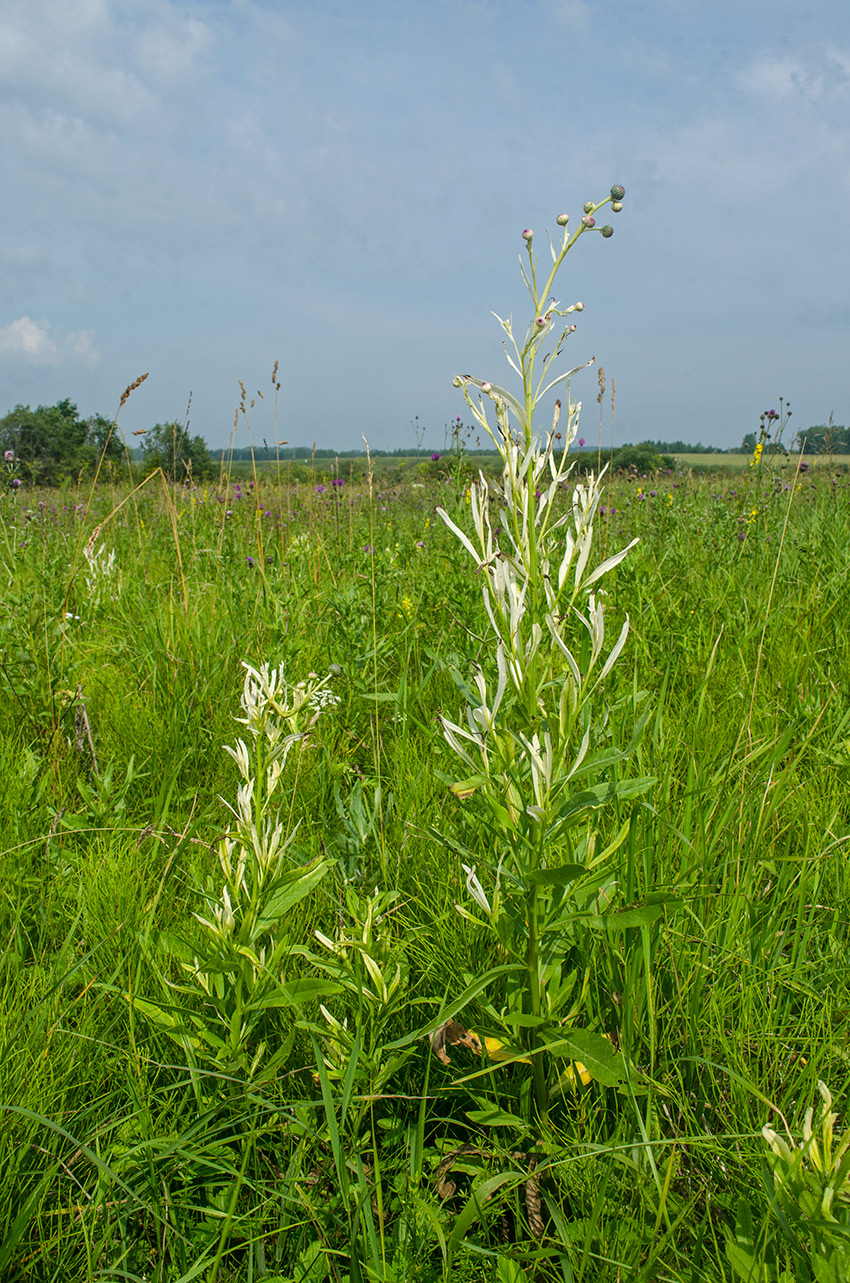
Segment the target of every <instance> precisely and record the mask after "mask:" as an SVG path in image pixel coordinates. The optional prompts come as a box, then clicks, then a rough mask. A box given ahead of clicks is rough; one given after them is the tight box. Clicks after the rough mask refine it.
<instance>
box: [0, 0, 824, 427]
mask: <svg viewBox="0 0 850 1283" xmlns="http://www.w3.org/2000/svg"><path fill="white" fill-rule="evenodd" d="M0 140H2V141H0V165H1V166H2V173H3V175H4V183H3V187H4V191H5V199H4V201H3V206H4V211H3V212H4V217H3V219H2V224H0V258H2V271H0V414H3V413H5V412H6V411H7V410H9V409H11V408H12V407H13V406H14V405H15V404H16V403H18V402H21V403H25V404H31V405H36V404H51V403H53V402H54V401H56V400H57V399H59V398H60V397H65V396H67V397H70V398H71V399H72V400H73V401H75V402H76V403H77V404H78V406H79V407H80V410H81V411H82V413H83V414H90V413H95V412H100V413H103V414H106V415H109V416H111V415H112V414H113V413H114V411H115V409H116V407H117V404H118V400H119V398H120V395H121V392H122V391H123V389H124V387H125V386H126V385H127V384H129V383H130V382H131V381H132V380H133V379H135V378H136V377H137V376H138V375H139V374H141V373H143V372H145V371H148V372H149V378H148V380H147V381H146V382H145V384H144V385H143V386H142V387H140V388H139V389H138V390H137V391H136V392H135V393H134V394H133V396H132V397H131V399H130V401H129V403H128V405H127V406H126V407H125V409H124V411H123V412H122V415H121V425H122V427H123V429H124V431H125V433H128V434H129V433H130V432H131V431H133V430H136V429H142V428H146V427H150V426H151V425H152V424H154V423H156V422H162V421H166V420H171V419H175V418H178V419H183V418H184V416H185V412H186V405H187V401H188V399H189V394H190V392H191V393H192V409H191V422H190V430H191V431H192V432H200V433H201V434H202V435H203V436H204V437H205V438H206V439H207V441H208V442H209V443H210V444H211V445H213V446H220V445H224V444H226V443H227V441H228V440H229V438H230V434H231V430H232V427H233V418H234V410H235V408H236V406H237V405H238V402H239V395H240V394H239V387H238V382H237V381H238V380H239V379H242V380H243V381H244V383H245V384H246V386H247V388H248V391H249V395H252V394H254V392H255V390H256V389H260V390H261V391H262V392H263V394H264V395H265V396H266V398H267V399H266V401H265V402H262V401H259V400H257V404H256V405H255V408H254V410H253V411H252V416H251V429H252V434H253V437H254V440H255V442H257V443H260V442H262V440H264V439H265V440H267V441H269V442H272V441H274V439H275V431H276V427H275V418H274V410H273V404H272V389H271V371H272V366H273V363H274V361H275V360H279V362H280V367H279V374H278V378H279V380H280V383H281V391H280V394H279V405H278V425H279V426H278V429H277V430H278V431H279V434H280V438H281V439H287V440H288V441H289V442H291V443H292V444H297V445H304V444H310V443H311V442H313V441H316V442H317V443H318V444H319V445H320V446H330V447H338V448H340V449H346V448H356V447H358V446H360V445H361V444H362V440H361V437H362V434H365V435H366V436H367V437H368V439H369V441H370V444H371V445H372V446H374V447H376V448H377V447H381V448H393V447H396V446H403V445H413V444H414V433H413V429H412V426H411V425H412V422H413V420H414V418H415V416H418V421H419V424H420V426H421V428H422V429H423V430H424V444H425V445H428V446H433V447H434V448H437V449H439V448H441V446H442V445H443V443H444V436H445V425H446V424H447V423H448V422H449V421H450V420H451V419H452V418H453V417H454V416H455V415H457V414H460V415H462V416H463V418H464V420H465V421H467V422H468V421H469V414H468V411H467V409H466V406H465V404H464V402H463V399H462V397H461V394H460V393H459V392H457V391H455V390H454V389H453V388H452V386H451V380H452V376H453V375H455V374H458V373H472V374H475V375H477V376H478V377H481V378H491V379H495V380H497V381H499V382H502V383H504V382H505V379H506V377H507V376H508V375H509V373H510V372H509V371H508V369H507V367H506V365H505V363H504V356H503V353H502V349H501V342H500V339H501V331H500V329H499V327H498V324H497V323H496V321H495V320H494V319H493V317H492V315H491V309H493V310H494V311H496V312H498V313H499V314H500V315H503V316H504V315H508V314H511V315H512V316H513V318H514V323H515V328H516V329H517V330H520V331H522V330H524V328H525V324H526V323H527V320H528V309H527V303H528V300H527V296H526V295H525V293H524V288H523V285H522V281H521V278H520V275H519V270H518V265H517V254H518V253H519V251H520V250H521V248H522V241H521V238H520V232H521V230H522V229H523V228H524V227H528V226H530V227H532V228H534V230H535V234H536V235H535V247H536V248H538V249H539V250H540V253H541V259H543V257H544V256H546V257H548V248H547V245H546V238H545V231H546V229H547V228H548V229H550V230H551V231H552V232H553V234H554V233H555V232H556V231H557V228H556V226H555V219H556V216H557V215H558V214H559V213H560V212H562V211H563V212H566V213H569V214H570V222H571V226H576V225H577V224H578V221H579V219H580V218H581V213H582V205H583V203H584V201H585V200H588V199H594V200H600V199H602V198H603V197H604V196H605V195H606V194H607V192H608V189H609V187H610V186H611V184H612V183H622V184H623V186H624V187H625V189H626V197H625V208H624V210H623V212H622V213H620V214H617V215H612V214H610V212H608V211H607V210H606V211H604V218H603V217H600V219H599V222H600V224H601V223H602V222H607V221H610V222H611V223H612V224H613V225H614V228H615V234H614V236H613V237H612V238H611V239H610V240H604V239H603V238H602V237H601V236H599V235H597V234H596V233H595V232H594V233H592V234H589V235H585V236H583V237H582V238H581V239H580V241H579V242H578V244H577V245H576V247H575V250H574V251H573V252H572V253H571V255H570V257H569V258H568V260H567V263H566V265H565V268H564V271H563V274H562V277H561V278H560V285H559V288H558V297H559V298H560V299H561V300H562V302H563V303H565V304H566V303H570V302H574V301H575V300H577V299H581V300H582V301H583V302H584V304H585V311H584V312H583V314H582V315H581V316H580V317H577V318H575V319H576V320H577V322H578V329H577V331H576V333H575V335H574V336H573V338H572V339H571V341H570V342H571V347H570V348H569V356H570V357H571V361H570V364H572V365H577V364H579V362H581V361H584V360H587V359H589V358H590V357H591V356H595V357H596V360H597V363H599V364H601V365H602V366H603V367H604V369H605V371H606V375H607V378H608V383H609V386H610V381H611V378H612V377H613V379H614V380H615V381H616V422H615V441H616V442H617V443H621V442H624V441H637V440H640V439H643V438H646V437H652V438H659V437H660V438H663V439H674V438H683V439H685V440H690V441H696V440H697V439H701V440H702V441H703V442H704V443H711V444H715V445H718V446H722V447H726V446H730V445H735V444H738V443H739V442H740V440H741V437H742V436H743V434H744V433H745V432H748V431H751V430H755V429H757V427H758V417H759V414H760V413H761V412H762V411H763V410H765V409H768V408H773V407H774V406H775V405H776V403H777V400H778V397H779V396H780V395H782V396H784V397H785V398H787V399H788V400H790V402H791V404H792V408H793V411H794V415H793V418H792V424H793V426H794V428H803V427H806V426H808V425H810V424H815V423H823V422H825V421H826V419H827V417H828V415H829V414H830V412H831V411H834V412H835V420H836V422H838V423H848V422H850V360H848V350H847V349H848V340H850V296H848V284H850V240H848V236H847V227H848V224H850V203H848V202H849V201H850V21H848V12H847V4H846V0H812V2H811V3H809V4H806V3H805V0H803V3H802V4H801V3H799V0H794V2H793V3H792V2H791V0H735V2H734V3H733V2H732V0H609V2H608V3H605V4H603V3H591V0H513V2H512V3H508V2H507V0H428V2H427V3H424V2H423V3H420V2H419V0H404V2H403V0H353V2H352V0H348V2H347V3H342V2H341V0H313V2H312V3H310V4H307V3H303V2H302V3H295V2H294V0H195V2H190V0H77V2H76V3H75V4H73V5H70V4H68V3H67V0H6V3H5V4H4V5H3V6H2V8H0ZM596 393H597V382H596V373H595V371H594V370H589V371H587V372H585V373H584V374H583V375H581V376H579V377H578V378H577V379H576V380H575V381H574V384H573V394H574V395H576V394H578V395H579V396H581V397H582V399H583V401H584V406H585V409H584V417H583V420H582V435H584V436H585V437H587V438H589V439H592V440H595V439H596V435H597V433H598V425H599V408H598V406H597V404H596ZM604 412H605V429H604V431H605V440H606V441H607V440H609V439H610V431H611V425H610V411H609V407H608V402H607V399H606V402H605V406H604ZM541 426H543V425H541ZM235 442H236V444H237V445H245V444H247V442H248V438H247V431H246V426H245V424H244V422H241V423H240V425H239V428H238V430H237V434H236V438H235Z"/></svg>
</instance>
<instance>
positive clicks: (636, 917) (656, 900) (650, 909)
mask: <svg viewBox="0 0 850 1283" xmlns="http://www.w3.org/2000/svg"><path fill="white" fill-rule="evenodd" d="M681 904H682V900H681V897H680V896H678V895H665V896H657V897H656V896H650V897H649V898H648V900H647V903H646V904H637V905H632V906H631V907H629V908H628V909H618V910H616V911H615V912H614V913H601V914H594V915H593V916H592V917H591V918H589V919H588V922H589V923H590V925H591V926H592V927H605V928H606V929H607V930H609V931H623V930H625V928H626V927H648V926H651V925H652V923H653V922H657V920H658V919H659V918H660V917H661V916H662V914H663V913H664V911H665V909H667V908H674V909H675V908H679V907H680V906H681Z"/></svg>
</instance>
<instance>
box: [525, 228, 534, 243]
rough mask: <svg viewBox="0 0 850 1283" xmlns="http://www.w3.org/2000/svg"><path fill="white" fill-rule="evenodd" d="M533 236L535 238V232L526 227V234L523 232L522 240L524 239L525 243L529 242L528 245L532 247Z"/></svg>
mask: <svg viewBox="0 0 850 1283" xmlns="http://www.w3.org/2000/svg"><path fill="white" fill-rule="evenodd" d="M533 236H534V232H533V231H532V230H531V228H530V227H526V229H525V231H524V232H523V234H522V239H523V240H524V241H528V243H529V245H530V244H531V241H532V237H533Z"/></svg>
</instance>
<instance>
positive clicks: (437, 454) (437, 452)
mask: <svg viewBox="0 0 850 1283" xmlns="http://www.w3.org/2000/svg"><path fill="white" fill-rule="evenodd" d="M439 457H440V452H439V450H435V451H434V453H433V454H432V455H431V462H432V463H436V462H437V460H438V459H439Z"/></svg>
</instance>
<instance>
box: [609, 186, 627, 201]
mask: <svg viewBox="0 0 850 1283" xmlns="http://www.w3.org/2000/svg"><path fill="white" fill-rule="evenodd" d="M625 194H626V189H625V187H621V186H620V184H619V183H615V184H614V186H613V187H612V188H611V198H612V200H622V199H623V197H624V196H625Z"/></svg>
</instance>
